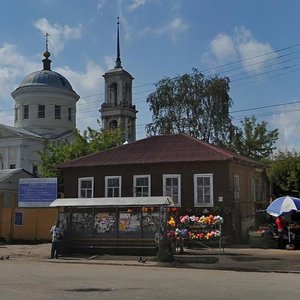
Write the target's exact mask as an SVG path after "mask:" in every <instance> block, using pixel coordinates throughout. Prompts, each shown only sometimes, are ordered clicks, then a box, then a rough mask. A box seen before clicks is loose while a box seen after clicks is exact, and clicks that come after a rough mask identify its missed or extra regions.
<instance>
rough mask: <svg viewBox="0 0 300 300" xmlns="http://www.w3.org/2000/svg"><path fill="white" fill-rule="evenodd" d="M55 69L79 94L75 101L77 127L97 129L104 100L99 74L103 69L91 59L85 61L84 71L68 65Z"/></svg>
mask: <svg viewBox="0 0 300 300" xmlns="http://www.w3.org/2000/svg"><path fill="white" fill-rule="evenodd" d="M55 71H57V72H59V73H60V74H62V75H63V76H65V77H66V78H67V79H68V80H69V81H70V83H71V85H72V87H73V89H74V90H75V92H76V93H77V94H78V95H80V96H81V98H80V99H79V101H78V102H77V128H78V129H79V130H80V131H83V130H84V129H86V128H87V127H88V126H89V127H92V128H94V129H98V128H99V126H98V125H97V119H100V113H99V109H100V106H101V104H102V103H103V100H104V80H103V78H102V76H101V75H103V74H104V73H105V71H104V70H103V69H102V68H101V67H100V66H99V65H97V64H95V63H94V62H93V61H92V60H89V61H88V62H87V64H86V68H85V71H84V72H76V71H74V70H72V69H70V68H68V67H64V68H57V69H56V70H55Z"/></svg>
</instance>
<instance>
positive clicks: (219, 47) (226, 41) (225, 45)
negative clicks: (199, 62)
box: [210, 34, 236, 60]
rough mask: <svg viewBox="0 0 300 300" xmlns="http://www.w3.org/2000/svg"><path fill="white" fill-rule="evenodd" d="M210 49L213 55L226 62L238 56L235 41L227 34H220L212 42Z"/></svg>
mask: <svg viewBox="0 0 300 300" xmlns="http://www.w3.org/2000/svg"><path fill="white" fill-rule="evenodd" d="M210 48H211V52H212V54H213V55H214V56H215V57H216V58H217V59H218V60H224V59H227V58H228V57H233V56H234V55H235V54H236V50H235V45H234V41H233V40H232V38H231V37H230V36H229V35H226V34H218V35H217V36H216V38H215V39H213V40H212V41H211V42H210Z"/></svg>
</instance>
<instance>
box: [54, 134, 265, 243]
mask: <svg viewBox="0 0 300 300" xmlns="http://www.w3.org/2000/svg"><path fill="white" fill-rule="evenodd" d="M58 168H59V169H60V170H61V172H62V176H63V191H61V192H63V193H64V197H65V198H97V197H99V198H105V197H110V198H113V197H150V196H171V197H172V199H173V202H174V207H176V214H177V215H178V216H179V215H183V214H186V213H188V214H198V215H202V214H206V213H210V214H218V215H221V216H222V217H223V218H224V225H223V227H224V228H223V229H224V231H223V232H224V234H226V235H228V236H230V238H231V240H235V241H240V240H241V239H243V238H246V237H247V234H248V228H249V227H251V226H255V211H256V206H257V204H258V203H260V202H264V201H265V200H266V199H267V177H266V174H265V169H266V166H265V165H263V164H261V163H259V162H257V161H255V160H253V159H250V158H247V157H244V156H241V155H238V154H236V153H234V152H232V151H229V150H226V149H224V148H221V147H218V146H215V145H211V144H208V143H206V142H203V141H201V140H199V139H196V138H193V137H191V136H189V135H187V134H174V135H160V136H152V137H148V138H145V139H142V140H138V141H136V142H132V143H129V144H125V145H122V146H118V147H115V148H112V149H109V150H105V151H101V152H99V153H95V154H91V155H87V156H84V157H81V158H78V159H75V160H72V161H68V162H65V163H63V164H60V165H59V166H58Z"/></svg>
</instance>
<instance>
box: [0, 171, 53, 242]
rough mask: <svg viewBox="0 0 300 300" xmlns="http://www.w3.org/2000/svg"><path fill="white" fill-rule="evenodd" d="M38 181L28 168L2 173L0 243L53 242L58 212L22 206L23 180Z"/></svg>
mask: <svg viewBox="0 0 300 300" xmlns="http://www.w3.org/2000/svg"><path fill="white" fill-rule="evenodd" d="M21 178H23V179H24V178H37V176H36V175H34V174H32V173H30V172H28V171H26V170H24V169H2V170H0V240H5V241H11V240H26V241H28V240H31V241H32V240H50V238H51V236H50V233H49V230H50V228H51V226H52V225H53V224H54V223H55V220H56V218H57V214H58V209H57V208H49V207H39V208H35V207H24V208H22V207H19V205H18V196H19V180H20V179H21Z"/></svg>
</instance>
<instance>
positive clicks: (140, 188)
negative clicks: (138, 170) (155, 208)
mask: <svg viewBox="0 0 300 300" xmlns="http://www.w3.org/2000/svg"><path fill="white" fill-rule="evenodd" d="M150 190H151V181H150V175H134V176H133V195H134V197H148V196H151V192H150Z"/></svg>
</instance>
